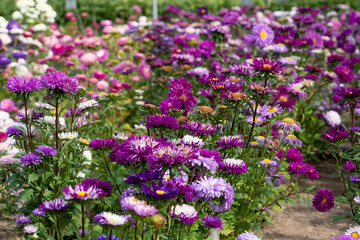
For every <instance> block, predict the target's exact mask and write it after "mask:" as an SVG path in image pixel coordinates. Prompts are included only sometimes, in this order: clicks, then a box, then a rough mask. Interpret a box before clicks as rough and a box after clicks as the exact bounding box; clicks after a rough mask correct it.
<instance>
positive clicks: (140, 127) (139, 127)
mask: <svg viewBox="0 0 360 240" xmlns="http://www.w3.org/2000/svg"><path fill="white" fill-rule="evenodd" d="M134 128H135V130H138V129H144V130H146V126H145V125H142V124H135V125H134Z"/></svg>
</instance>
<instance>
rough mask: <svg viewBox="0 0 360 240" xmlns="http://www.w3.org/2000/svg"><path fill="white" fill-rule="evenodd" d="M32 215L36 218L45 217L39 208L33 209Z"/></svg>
mask: <svg viewBox="0 0 360 240" xmlns="http://www.w3.org/2000/svg"><path fill="white" fill-rule="evenodd" d="M32 213H33V214H35V215H36V216H45V212H44V211H42V210H40V208H35V209H34V210H33V211H32Z"/></svg>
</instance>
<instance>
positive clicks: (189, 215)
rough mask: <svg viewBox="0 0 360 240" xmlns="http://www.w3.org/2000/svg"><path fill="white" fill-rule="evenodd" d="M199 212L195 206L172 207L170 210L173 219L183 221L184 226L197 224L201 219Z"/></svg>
mask: <svg viewBox="0 0 360 240" xmlns="http://www.w3.org/2000/svg"><path fill="white" fill-rule="evenodd" d="M197 215H198V212H197V211H196V209H195V208H194V207H193V206H190V205H187V204H182V205H176V206H172V207H171V208H170V216H171V217H172V218H177V219H179V220H180V221H182V222H183V223H184V224H191V223H193V222H195V221H196V220H197V219H199V217H198V216H197Z"/></svg>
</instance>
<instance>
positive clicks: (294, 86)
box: [288, 84, 308, 98]
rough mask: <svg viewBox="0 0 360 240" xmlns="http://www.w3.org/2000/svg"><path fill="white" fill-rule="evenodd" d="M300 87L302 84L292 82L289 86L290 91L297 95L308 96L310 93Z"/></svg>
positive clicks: (300, 96)
mask: <svg viewBox="0 0 360 240" xmlns="http://www.w3.org/2000/svg"><path fill="white" fill-rule="evenodd" d="M300 88H301V85H300V84H292V85H290V86H289V87H288V89H289V91H290V92H291V93H293V94H294V95H295V96H296V97H299V98H306V97H307V95H308V94H307V93H306V92H304V91H302V90H301V89H300Z"/></svg>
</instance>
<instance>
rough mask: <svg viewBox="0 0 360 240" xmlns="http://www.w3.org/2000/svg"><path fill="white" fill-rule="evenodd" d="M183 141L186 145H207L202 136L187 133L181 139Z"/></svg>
mask: <svg viewBox="0 0 360 240" xmlns="http://www.w3.org/2000/svg"><path fill="white" fill-rule="evenodd" d="M181 143H182V144H184V145H188V146H191V147H204V146H205V143H204V141H203V140H202V139H201V138H198V137H194V136H190V135H185V136H184V137H183V138H182V139H181Z"/></svg>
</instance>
